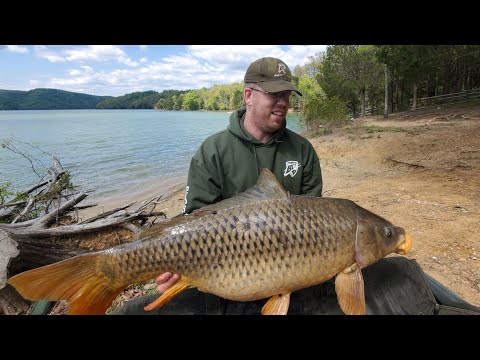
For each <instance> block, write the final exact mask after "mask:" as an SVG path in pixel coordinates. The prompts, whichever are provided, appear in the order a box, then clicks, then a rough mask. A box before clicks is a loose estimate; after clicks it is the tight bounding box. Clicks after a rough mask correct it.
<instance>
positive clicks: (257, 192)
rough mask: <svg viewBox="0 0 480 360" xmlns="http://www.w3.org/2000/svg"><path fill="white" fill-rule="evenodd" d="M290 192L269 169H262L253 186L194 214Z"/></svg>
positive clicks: (213, 211)
mask: <svg viewBox="0 0 480 360" xmlns="http://www.w3.org/2000/svg"><path fill="white" fill-rule="evenodd" d="M288 197H290V193H289V192H288V191H287V190H285V188H284V187H283V185H282V184H281V183H280V182H279V181H278V179H277V178H276V177H275V175H274V174H273V173H272V172H271V171H270V170H268V169H265V168H264V169H262V170H261V171H260V176H259V177H258V180H257V183H256V184H255V185H254V186H252V187H251V188H249V189H247V190H245V191H244V192H241V193H239V194H237V195H234V196H232V197H231V198H228V199H225V200H222V201H219V202H217V203H215V204H211V205H207V206H204V207H202V208H200V209H197V210H195V211H193V212H192V215H197V216H198V215H200V216H203V215H206V214H211V213H215V212H216V211H220V210H224V209H227V208H232V207H242V206H245V205H248V204H253V203H256V202H260V201H264V200H273V199H285V198H288Z"/></svg>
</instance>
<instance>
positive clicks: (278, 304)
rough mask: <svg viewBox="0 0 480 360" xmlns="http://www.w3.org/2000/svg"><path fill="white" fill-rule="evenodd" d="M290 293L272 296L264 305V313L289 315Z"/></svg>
mask: <svg viewBox="0 0 480 360" xmlns="http://www.w3.org/2000/svg"><path fill="white" fill-rule="evenodd" d="M289 306H290V293H288V294H278V295H274V296H272V297H271V298H270V299H268V301H267V302H266V303H265V305H263V307H262V315H287V312H288V307H289Z"/></svg>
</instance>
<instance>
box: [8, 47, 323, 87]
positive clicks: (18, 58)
mask: <svg viewBox="0 0 480 360" xmlns="http://www.w3.org/2000/svg"><path fill="white" fill-rule="evenodd" d="M326 47H327V45H125V46H122V45H51V46H50V45H33V46H26V45H0V89H4V90H23V91H26V90H32V89H36V88H50V89H60V90H66V91H72V92H79V93H84V94H90V95H102V96H120V95H125V94H128V93H132V92H135V91H147V90H154V91H157V92H161V91H163V90H169V89H174V90H189V89H201V88H202V87H206V88H209V87H212V86H213V85H222V84H232V83H238V82H240V81H242V80H243V76H244V74H245V70H246V69H247V67H248V65H249V64H250V63H251V62H253V61H254V60H256V59H258V58H261V57H264V56H273V57H277V58H280V59H282V60H283V61H284V62H285V63H286V64H287V65H288V66H289V67H290V70H292V71H293V69H294V68H295V66H297V65H304V64H305V63H306V62H307V61H308V57H309V56H312V55H315V54H318V53H319V52H322V51H325V50H326Z"/></svg>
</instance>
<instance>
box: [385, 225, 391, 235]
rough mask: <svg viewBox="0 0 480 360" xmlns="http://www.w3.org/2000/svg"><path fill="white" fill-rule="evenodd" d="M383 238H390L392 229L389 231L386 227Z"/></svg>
mask: <svg viewBox="0 0 480 360" xmlns="http://www.w3.org/2000/svg"><path fill="white" fill-rule="evenodd" d="M385 236H386V237H390V236H392V229H390V228H389V227H386V228H385Z"/></svg>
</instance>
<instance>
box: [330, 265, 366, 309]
mask: <svg viewBox="0 0 480 360" xmlns="http://www.w3.org/2000/svg"><path fill="white" fill-rule="evenodd" d="M335 291H336V292H337V298H338V303H339V304H340V308H341V309H342V311H343V312H344V313H345V314H347V315H365V314H366V310H365V290H364V285H363V276H362V270H360V267H359V266H358V265H357V264H356V263H355V264H353V265H352V266H350V267H348V268H346V269H345V270H343V271H342V272H340V273H338V274H337V277H336V278H335Z"/></svg>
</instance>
